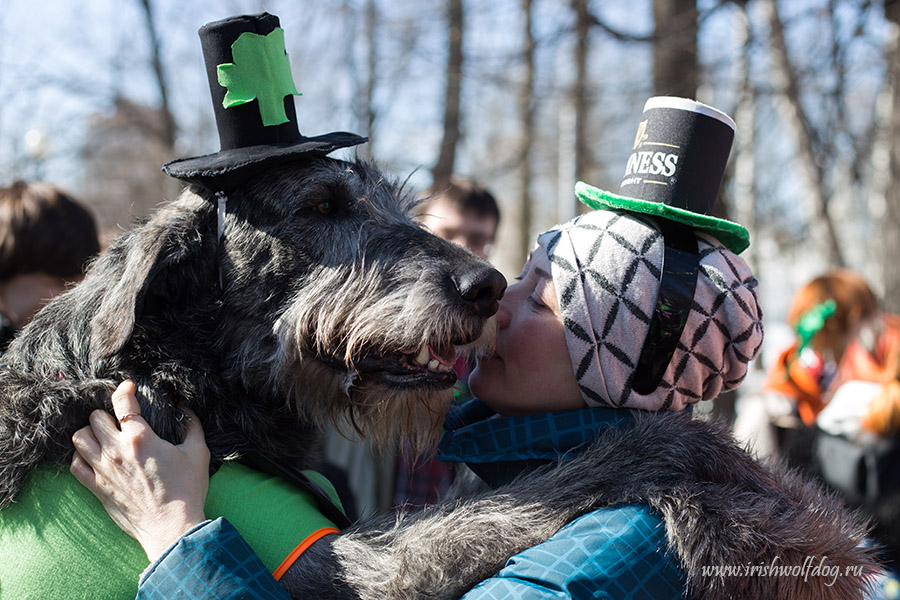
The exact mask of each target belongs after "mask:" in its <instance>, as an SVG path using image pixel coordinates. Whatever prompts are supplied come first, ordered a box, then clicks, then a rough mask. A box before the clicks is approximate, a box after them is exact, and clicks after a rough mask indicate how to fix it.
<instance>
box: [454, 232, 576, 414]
mask: <svg viewBox="0 0 900 600" xmlns="http://www.w3.org/2000/svg"><path fill="white" fill-rule="evenodd" d="M497 325H498V331H497V342H496V349H495V351H494V353H493V354H492V355H491V356H485V357H481V358H480V359H479V360H478V366H477V367H476V368H475V370H474V371H473V372H472V374H471V375H470V376H469V387H470V388H471V390H472V393H473V394H475V396H476V397H478V398H479V399H480V400H481V401H482V402H484V403H485V404H487V405H488V406H490V407H491V408H492V409H494V410H495V411H497V412H498V413H500V414H501V415H508V416H509V415H524V414H531V413H542V412H557V411H563V410H572V409H576V408H583V407H584V406H585V402H584V399H583V397H582V395H581V390H579V389H578V384H577V383H576V381H575V373H574V371H573V370H572V363H571V362H570V359H569V351H568V348H567V347H566V334H565V330H564V329H563V325H562V320H561V319H560V315H559V303H558V301H557V297H556V288H555V287H554V285H553V279H552V278H551V276H550V260H549V259H548V258H547V252H546V251H545V250H544V248H543V247H541V246H539V247H538V248H537V249H536V250H535V251H534V252H533V253H532V255H531V257H530V258H529V260H528V262H527V263H526V265H525V269H524V270H523V272H522V275H521V277H520V278H519V282H518V283H516V284H515V285H512V286H510V287H509V288H507V290H506V294H505V295H504V296H503V299H502V300H501V301H500V309H499V310H498V311H497Z"/></svg>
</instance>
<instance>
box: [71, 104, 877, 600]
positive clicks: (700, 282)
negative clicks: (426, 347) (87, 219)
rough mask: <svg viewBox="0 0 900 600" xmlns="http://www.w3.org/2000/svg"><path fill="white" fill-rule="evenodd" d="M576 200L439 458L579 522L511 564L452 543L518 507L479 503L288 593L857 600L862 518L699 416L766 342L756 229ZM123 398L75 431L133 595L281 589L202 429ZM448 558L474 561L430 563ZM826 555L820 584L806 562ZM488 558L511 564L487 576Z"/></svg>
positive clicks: (344, 547)
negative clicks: (216, 504) (201, 455)
mask: <svg viewBox="0 0 900 600" xmlns="http://www.w3.org/2000/svg"><path fill="white" fill-rule="evenodd" d="M645 111H646V109H645ZM645 115H646V112H645ZM648 120H649V119H648ZM644 126H646V124H644ZM644 126H642V127H644ZM646 129H647V130H651V129H652V128H649V127H648V128H646ZM716 187H717V186H716ZM576 193H577V194H578V196H579V197H580V198H581V200H582V201H584V202H585V203H587V204H589V205H591V206H592V208H596V209H598V210H595V211H593V212H590V213H588V214H586V215H583V216H581V217H579V218H577V219H575V220H573V221H572V222H570V223H567V224H565V225H563V226H561V227H558V228H555V229H553V230H551V231H549V232H547V233H545V234H543V235H541V236H540V237H539V240H538V241H539V247H538V248H537V249H536V250H535V252H534V253H533V254H532V256H531V258H530V259H529V262H528V264H527V265H526V267H525V270H524V271H523V274H522V277H521V279H520V281H519V283H517V284H515V285H513V286H511V287H510V288H509V289H508V290H507V293H506V296H505V297H504V298H503V300H502V302H501V307H500V310H499V312H498V316H497V320H498V333H497V342H496V351H495V352H494V353H493V354H492V355H491V356H487V357H482V358H481V359H480V361H479V364H478V367H477V368H476V370H475V371H474V372H473V373H472V375H471V377H470V382H469V383H470V386H471V389H472V391H473V393H474V394H475V395H476V396H478V398H479V399H480V400H479V401H475V402H474V403H472V404H468V405H466V406H465V407H464V409H463V410H462V411H461V412H460V413H459V414H455V415H453V416H451V418H450V419H449V420H448V423H447V428H446V429H447V432H446V433H445V436H444V438H443V439H442V441H441V444H440V446H439V456H441V457H442V458H443V459H444V460H456V461H463V462H467V463H468V464H469V466H470V467H472V469H473V471H475V473H477V474H478V476H479V477H480V478H481V481H482V482H484V483H485V484H487V485H488V486H491V487H497V486H500V489H502V486H503V485H504V484H505V482H507V481H509V480H511V479H513V478H517V483H519V484H521V482H522V481H528V480H529V478H542V479H543V480H544V481H545V482H546V480H547V479H550V480H555V481H559V482H560V485H559V489H561V490H562V489H565V490H566V491H565V493H566V494H567V495H568V496H570V497H571V502H572V506H571V517H570V518H568V519H567V520H566V521H564V522H560V523H558V524H554V529H556V528H560V527H561V528H560V529H559V531H558V532H557V533H556V534H555V535H553V536H552V537H551V538H550V539H549V540H546V541H545V540H544V539H542V538H539V537H537V536H536V539H535V540H534V544H533V547H530V548H527V549H524V551H522V552H521V553H520V554H518V555H517V556H514V557H513V558H512V559H510V560H509V561H508V562H506V561H505V558H504V557H501V560H500V562H499V564H497V563H496V562H495V563H491V560H490V559H495V558H497V557H487V559H486V558H485V557H482V556H471V555H469V554H467V553H468V552H469V549H467V548H458V547H456V546H455V545H454V544H453V539H454V527H458V526H459V523H460V522H461V521H459V520H455V519H454V517H455V515H457V514H463V515H468V516H471V515H472V514H473V513H477V511H478V510H485V511H486V512H485V514H486V517H485V518H484V520H483V522H482V523H481V526H482V527H484V529H485V530H484V536H485V537H486V538H489V537H491V536H495V535H502V532H503V528H504V527H505V526H510V524H511V526H514V525H515V522H516V512H515V510H512V511H511V512H510V513H509V514H504V513H500V514H498V513H497V512H495V511H494V512H490V511H489V510H488V509H487V508H484V506H485V505H484V504H480V503H479V502H480V500H479V499H478V498H477V497H476V499H475V500H468V501H467V502H465V503H462V504H454V503H449V504H445V505H438V506H436V507H432V508H430V509H425V510H423V511H417V512H409V513H401V514H400V515H398V516H396V517H394V516H391V517H390V518H389V519H386V520H383V521H381V522H379V521H374V522H370V523H363V524H360V525H358V526H357V527H355V528H352V529H351V530H349V531H347V532H344V533H342V534H339V535H330V536H326V537H324V538H322V539H321V540H319V541H318V542H316V543H314V544H313V545H312V546H311V547H310V548H309V549H308V550H306V552H304V553H303V554H302V555H301V556H300V559H299V560H298V561H297V562H295V563H294V564H293V566H291V568H290V569H288V570H287V573H285V574H284V575H283V577H281V579H280V581H281V583H282V584H283V585H284V586H285V587H286V588H287V589H288V590H289V591H290V595H291V596H292V597H295V598H311V597H317V598H330V597H334V598H340V597H356V598H412V597H440V598H452V597H459V596H460V595H462V594H463V593H464V592H467V593H466V595H465V597H466V598H469V599H470V600H474V599H481V598H494V597H521V598H531V597H534V598H538V597H540V598H544V597H559V598H568V597H571V598H631V597H638V596H641V595H643V597H652V598H681V597H684V596H685V595H686V594H688V595H690V596H691V597H695V598H735V597H741V598H744V597H746V598H781V597H791V598H858V597H861V590H862V589H863V588H864V587H865V585H866V576H868V575H869V574H870V572H871V571H872V570H874V564H873V563H872V561H871V560H870V558H869V557H868V555H867V554H866V553H865V552H864V551H862V550H859V549H858V548H857V545H858V543H859V541H860V540H861V539H862V536H863V531H862V529H861V528H860V527H859V524H857V523H855V522H854V521H853V519H852V518H851V517H850V516H849V515H847V514H846V513H844V512H843V510H842V509H841V508H840V506H839V505H838V504H837V503H836V502H835V501H833V500H832V499H830V498H828V497H824V496H822V495H821V494H820V492H819V490H818V489H817V488H815V487H812V486H810V485H808V484H805V483H803V482H802V481H800V480H798V479H797V478H795V477H792V476H788V475H786V474H784V473H781V472H779V471H777V470H770V469H768V468H765V467H763V466H762V465H760V464H759V463H756V462H754V461H753V460H752V459H751V458H750V457H749V456H748V455H747V454H746V453H745V452H743V451H742V450H741V449H739V448H738V447H737V446H736V445H735V444H734V443H733V441H731V439H730V438H729V437H728V436H727V434H724V433H723V432H722V431H719V430H718V429H717V428H715V427H712V426H709V425H707V424H704V423H701V422H698V421H694V420H692V419H691V418H690V414H689V410H685V409H686V407H689V406H690V405H692V404H694V403H696V402H698V401H700V400H709V399H712V398H714V397H715V396H716V395H718V394H719V393H720V392H721V391H723V390H726V389H730V388H732V387H734V386H736V385H737V384H738V383H739V382H740V381H741V380H742V379H743V377H744V375H745V374H746V371H747V365H748V363H749V362H750V361H751V360H752V359H753V358H754V356H755V355H756V353H757V352H758V350H759V347H760V344H761V339H762V329H761V324H760V310H759V306H758V302H757V295H756V287H757V283H756V280H755V279H754V278H753V276H752V274H751V273H750V271H749V269H748V268H747V266H746V265H745V264H744V263H743V261H741V259H740V258H738V256H737V255H736V253H735V251H733V250H737V251H740V250H741V249H743V247H746V243H745V239H746V238H745V236H746V232H745V231H743V230H742V228H739V229H734V228H733V227H731V225H733V224H725V223H724V222H721V221H718V220H712V221H710V218H709V217H706V216H705V215H694V214H692V213H691V214H683V213H689V211H682V210H680V209H678V210H675V211H667V214H665V215H663V217H662V218H658V217H649V216H646V215H645V214H643V215H635V214H633V213H635V212H637V213H653V214H654V215H659V211H658V209H657V208H656V207H652V206H649V204H650V203H645V202H642V201H639V200H634V199H633V198H626V197H622V196H615V195H612V194H608V193H605V192H602V191H600V190H597V189H595V188H592V187H590V186H587V185H584V184H579V186H578V187H577V188H576ZM672 215H674V216H675V217H677V218H678V219H680V220H678V219H676V220H674V221H673V220H670V219H669V218H668V217H671V216H672ZM700 217H702V218H700ZM684 221H687V223H685V222H684ZM734 227H738V226H734ZM695 229H696V230H698V231H696V232H695V231H694V230H695ZM710 232H716V233H718V235H719V236H720V237H722V238H725V239H726V240H728V245H729V246H730V247H731V249H730V248H729V246H726V245H724V244H723V243H722V242H721V241H720V240H719V239H717V237H714V235H713V234H711V233H710ZM742 232H743V235H742ZM692 246H693V247H692ZM128 391H129V390H128V389H127V388H125V389H123V390H122V391H121V392H120V393H119V394H118V395H117V396H116V398H115V401H114V409H115V412H116V416H117V418H118V419H119V420H120V422H121V424H122V429H121V431H119V430H118V429H117V428H116V425H115V422H114V421H113V420H112V419H111V418H110V416H109V415H108V414H106V413H103V412H97V413H95V414H94V415H92V417H91V422H92V426H93V429H90V428H85V429H84V430H81V431H80V432H78V433H77V434H76V435H75V437H74V438H73V442H74V443H75V446H76V449H77V451H78V453H77V454H76V456H75V457H74V459H73V464H72V470H73V473H75V475H76V476H77V477H78V478H79V479H80V480H81V481H82V482H83V483H85V485H87V486H88V487H89V488H90V489H91V490H92V491H93V492H94V493H95V494H96V495H97V496H98V497H99V498H100V499H101V501H103V502H104V505H105V506H106V507H107V510H108V511H109V512H110V514H111V515H112V516H113V518H114V519H115V520H116V522H117V523H118V524H119V525H120V526H121V527H123V529H124V530H125V531H126V532H128V533H129V534H131V535H132V536H133V537H135V538H136V539H138V540H139V541H140V542H141V543H142V545H143V546H144V547H145V549H146V550H147V553H148V557H149V558H150V559H151V561H152V562H153V565H152V566H151V568H150V569H148V571H146V572H145V575H144V577H143V578H142V581H141V592H140V593H139V596H141V597H148V598H150V597H160V598H162V597H178V596H177V594H178V592H179V591H180V589H176V588H175V587H174V586H173V584H176V585H181V584H185V583H186V582H187V585H191V584H199V585H201V586H203V587H201V588H195V589H205V590H208V591H209V592H208V593H209V597H216V594H222V595H225V594H228V593H232V592H234V591H236V590H237V591H240V592H241V593H243V594H245V595H244V596H242V597H273V598H278V597H287V595H286V594H285V593H284V592H283V590H280V589H279V588H278V586H277V584H276V583H275V580H274V579H273V578H271V577H268V575H267V572H266V570H265V568H264V567H263V566H262V564H260V563H259V562H258V561H255V562H254V561H253V556H252V552H251V551H250V549H249V548H248V547H247V546H246V545H245V544H241V542H240V537H239V535H238V534H237V532H236V531H234V529H233V528H230V527H229V525H228V524H227V522H223V521H222V520H221V519H219V520H216V521H211V522H210V521H204V520H203V514H202V501H201V500H202V496H203V482H204V480H205V473H204V471H203V470H204V468H205V462H204V461H203V460H197V459H196V458H195V456H194V453H193V452H192V451H191V450H190V448H192V447H196V445H197V444H198V442H199V440H200V430H199V427H197V426H196V425H194V426H193V427H192V430H191V431H192V433H191V434H190V435H189V438H188V439H187V440H186V442H185V446H186V448H184V449H181V448H176V447H174V446H171V445H168V444H166V443H165V442H162V441H161V440H159V438H157V437H155V436H154V435H153V434H152V432H151V431H149V430H148V429H147V427H146V425H145V424H144V423H143V422H142V419H141V418H140V416H139V415H137V413H138V412H139V407H138V405H137V403H136V400H135V399H134V396H133V395H132V394H129V393H128ZM495 413H496V414H495ZM129 447H130V448H132V449H133V450H132V451H131V452H132V455H131V456H129V454H128V452H129V451H128V450H127V449H128V448H129ZM148 449H149V450H148ZM184 450H187V451H184ZM135 452H136V454H137V456H136V457H135V456H133V454H134V453H135ZM176 473H180V474H181V477H180V479H178V476H177V475H175V474H176ZM564 482H565V485H563V483H564ZM572 482H583V488H584V490H580V489H573V484H572ZM576 488H577V486H576ZM582 491H585V493H584V494H581V493H580V492H582ZM564 500H565V498H555V497H546V498H528V497H522V498H519V499H517V506H514V507H513V508H514V509H521V510H523V511H526V510H533V509H535V507H539V506H540V505H541V503H543V502H547V503H553V502H562V501H564ZM182 534H184V535H182ZM179 536H181V537H179ZM173 542H174V544H173ZM429 544H431V545H429ZM398 548H399V550H398ZM433 548H434V549H436V550H435V553H434V554H432V553H430V552H429V551H430V550H431V549H433ZM366 550H369V552H368V553H367V552H366ZM437 552H440V553H444V554H447V553H449V554H451V555H453V556H457V557H458V560H457V561H456V563H455V566H456V567H457V568H458V569H459V571H458V572H457V571H446V572H445V571H438V572H436V568H435V566H434V564H433V563H432V561H431V559H432V558H434V556H436V555H437V554H436V553H437ZM335 561H336V562H335ZM813 561H814V564H815V565H818V567H819V568H818V570H817V572H816V573H810V572H809V569H807V571H806V572H805V573H800V572H799V569H800V568H802V567H803V565H804V564H805V563H809V564H810V565H813ZM484 564H488V565H491V564H493V565H496V566H491V567H488V568H486V569H485V570H484V571H477V574H479V575H480V576H479V577H477V578H474V577H472V576H473V569H476V570H477V568H479V567H480V566H482V565H484ZM335 565H337V566H335ZM750 567H754V568H755V572H752V571H751V570H750ZM763 567H765V568H766V569H769V571H765V572H763V571H762V568H763ZM780 567H784V569H783V570H780V569H779V570H775V569H778V568H780ZM847 567H853V568H856V567H859V569H860V571H859V572H856V571H855V570H854V571H852V573H851V574H850V575H847V574H845V571H846V569H847ZM742 568H746V570H745V571H740V569H742ZM723 569H737V570H738V571H723ZM792 569H796V570H794V571H792ZM835 570H840V575H834V571H835ZM797 573H800V574H797ZM480 579H484V581H482V582H481V583H480V584H478V585H477V586H475V587H474V588H472V589H471V590H468V585H460V584H458V582H459V581H471V580H480ZM198 580H199V581H198ZM467 590H468V591H467ZM279 594H280V595H279Z"/></svg>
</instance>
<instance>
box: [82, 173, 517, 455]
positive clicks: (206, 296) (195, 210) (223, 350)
mask: <svg viewBox="0 0 900 600" xmlns="http://www.w3.org/2000/svg"><path fill="white" fill-rule="evenodd" d="M215 204H216V198H215V197H214V196H213V195H212V194H209V193H208V192H206V191H203V190H194V191H189V192H186V193H185V195H184V196H183V197H182V198H181V199H180V200H179V201H178V202H176V203H175V207H174V208H170V209H164V211H169V215H168V216H166V215H162V216H159V217H157V218H155V219H154V220H152V221H151V222H150V223H148V225H145V226H144V228H143V229H144V231H145V232H146V234H147V235H148V239H147V240H145V242H144V243H142V244H138V245H139V246H140V247H141V248H144V253H145V254H150V257H149V258H148V257H146V256H145V257H144V258H142V259H136V258H134V259H131V258H125V259H124V260H123V261H122V262H124V264H125V268H124V273H123V275H122V276H121V278H120V280H119V282H118V284H117V286H116V288H115V289H114V290H113V292H112V293H110V294H107V296H106V298H105V299H104V302H103V306H101V308H100V310H99V311H98V314H97V316H96V317H95V319H94V321H93V322H92V335H93V340H92V347H93V348H94V349H95V350H94V351H95V352H96V351H98V350H97V349H102V350H99V351H100V352H101V353H102V354H104V355H106V356H111V355H113V354H115V353H116V352H119V351H120V350H122V348H123V347H125V346H126V344H127V342H128V341H129V339H130V338H131V337H132V335H133V332H134V331H135V330H136V329H137V327H138V326H139V325H140V324H141V322H142V321H143V322H148V320H152V319H155V321H153V322H154V323H158V322H160V319H161V318H162V317H161V316H160V315H162V314H163V313H166V314H170V315H171V316H172V318H171V320H170V323H169V324H168V325H167V327H169V328H173V327H178V326H179V324H178V322H177V314H176V313H174V312H173V311H172V310H171V306H172V305H175V304H180V305H182V306H191V307H192V310H198V309H197V305H198V304H203V305H210V306H208V308H209V310H205V311H201V312H200V313H198V314H195V315H193V316H192V318H191V320H192V323H190V324H189V325H190V326H196V325H198V324H199V321H201V320H203V319H206V320H207V321H208V320H210V319H214V320H215V322H214V323H207V324H206V326H205V327H206V330H207V331H208V332H209V335H210V339H208V340H205V341H204V340H199V343H200V344H202V345H203V346H204V348H203V349H204V350H205V351H206V352H208V353H211V354H215V355H217V363H218V369H220V370H221V371H222V376H223V377H224V378H226V379H227V380H228V381H229V385H239V386H240V388H242V389H243V390H247V391H248V392H249V396H250V398H251V400H252V398H253V397H254V395H255V394H259V395H261V396H265V397H267V398H272V397H282V398H290V399H293V401H294V403H295V406H296V408H297V409H298V410H299V413H300V414H302V415H305V416H306V417H308V418H311V419H313V420H317V421H322V420H324V419H328V418H329V417H330V418H332V419H334V418H335V417H338V418H343V417H348V416H349V417H350V418H351V420H352V422H353V423H354V425H355V426H357V427H358V428H360V429H362V430H364V432H365V433H366V434H367V435H368V436H369V437H371V438H374V439H375V441H378V442H382V443H384V442H387V441H388V439H389V438H391V437H393V436H394V434H395V433H397V432H398V430H399V431H400V432H401V434H402V435H403V437H404V438H405V439H406V440H407V441H409V442H410V443H412V444H413V445H414V446H415V447H417V448H420V449H425V448H428V447H429V446H430V445H431V444H432V443H433V442H434V440H435V437H436V435H437V434H438V433H439V431H440V423H441V422H442V420H443V417H444V414H445V408H446V405H447V402H448V400H449V398H451V397H452V393H451V388H452V386H453V384H454V383H455V382H456V375H455V373H454V369H453V367H454V364H455V362H456V360H457V357H458V356H459V355H460V354H461V353H462V352H465V351H466V350H468V349H471V348H473V347H474V346H477V345H479V344H483V343H485V338H486V337H487V338H489V337H490V336H489V335H488V336H485V335H483V333H484V331H485V324H486V322H487V321H488V319H489V317H491V316H492V315H493V314H494V313H495V312H496V310H497V305H498V300H499V298H500V297H501V296H502V294H503V290H504V289H505V286H506V282H505V280H504V279H503V277H502V275H500V273H499V272H497V271H496V270H494V269H492V268H491V267H490V266H489V265H488V264H487V263H485V262H484V261H482V260H481V259H479V258H477V257H475V256H474V255H472V254H471V253H469V252H467V251H466V250H463V249H462V248H460V247H458V246H456V245H454V244H451V243H450V242H447V241H445V240H442V239H440V238H438V237H436V236H434V235H431V234H430V233H428V232H426V231H425V230H423V229H422V228H421V227H419V226H418V225H417V224H416V223H415V222H413V221H412V220H411V218H410V209H411V208H412V206H413V204H414V200H413V198H412V197H407V196H405V195H404V194H403V193H402V192H401V191H400V188H399V187H398V186H397V185H396V184H395V183H392V182H390V181H387V180H385V178H384V176H383V175H382V174H381V172H379V171H378V170H377V169H375V168H374V167H372V166H371V165H368V164H365V163H360V162H353V163H349V162H342V161H338V160H334V159H329V158H317V159H309V160H304V161H302V162H296V163H292V164H290V165H284V166H280V167H274V168H272V169H271V170H269V171H267V172H265V173H263V174H262V175H260V176H257V177H255V178H253V179H252V180H250V181H248V182H247V183H246V184H244V185H242V186H241V187H240V188H239V189H237V190H234V191H232V192H230V193H229V194H228V198H227V211H226V217H225V226H224V235H223V236H222V238H221V240H218V241H215V240H212V241H211V240H210V238H212V237H213V236H215V235H216V232H215ZM178 207H180V208H178ZM192 215H193V216H192ZM192 220H193V221H194V222H193V223H192ZM167 222H168V223H170V225H168V226H167V225H166V223H167ZM171 223H176V224H175V225H172V224H171ZM139 235H141V234H139ZM173 238H174V239H173ZM201 238H202V240H201ZM213 242H214V243H213ZM191 248H193V249H191ZM191 256H193V258H191ZM191 270H193V272H192V273H191V274H190V275H187V274H186V273H185V271H191ZM176 271H177V272H179V275H178V276H177V277H173V274H174V273H175V272H176ZM197 271H202V273H198V272H197ZM220 281H221V283H220ZM185 282H188V284H185ZM213 307H215V308H214V309H213ZM180 326H182V327H187V326H188V324H184V323H182V324H181V325H180ZM146 330H147V329H146V327H144V328H142V331H146Z"/></svg>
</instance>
